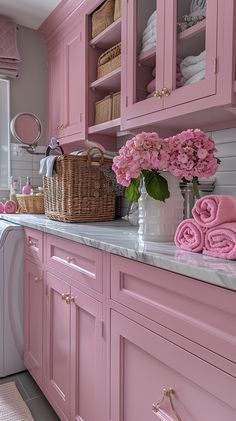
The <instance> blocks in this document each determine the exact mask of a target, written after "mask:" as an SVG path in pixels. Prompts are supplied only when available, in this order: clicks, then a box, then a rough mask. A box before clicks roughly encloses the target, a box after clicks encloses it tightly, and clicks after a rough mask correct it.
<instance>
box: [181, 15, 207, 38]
mask: <svg viewBox="0 0 236 421" xmlns="http://www.w3.org/2000/svg"><path fill="white" fill-rule="evenodd" d="M205 29H206V19H203V20H201V22H198V23H196V24H195V25H193V26H191V28H188V29H185V31H182V32H180V33H179V34H178V41H186V40H188V39H190V38H193V37H194V38H195V37H196V36H197V35H199V34H200V33H201V32H204V31H205Z"/></svg>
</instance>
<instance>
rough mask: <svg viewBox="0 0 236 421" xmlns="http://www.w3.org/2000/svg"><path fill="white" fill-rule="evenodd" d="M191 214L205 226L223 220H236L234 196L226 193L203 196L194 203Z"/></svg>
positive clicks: (220, 222)
mask: <svg viewBox="0 0 236 421" xmlns="http://www.w3.org/2000/svg"><path fill="white" fill-rule="evenodd" d="M192 215H193V217H194V219H195V221H196V222H197V223H198V224H199V225H202V226H205V227H207V228H212V227H215V226H216V225H220V224H223V223H224V222H236V197H235V196H226V195H210V196H203V197H201V199H199V200H197V202H196V203H195V205H194V207H193V210H192Z"/></svg>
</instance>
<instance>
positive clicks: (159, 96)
mask: <svg viewBox="0 0 236 421" xmlns="http://www.w3.org/2000/svg"><path fill="white" fill-rule="evenodd" d="M162 95H163V93H162V90H161V91H156V92H155V93H154V96H155V97H156V98H158V99H161V98H162Z"/></svg>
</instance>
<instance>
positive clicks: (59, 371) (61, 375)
mask: <svg viewBox="0 0 236 421" xmlns="http://www.w3.org/2000/svg"><path fill="white" fill-rule="evenodd" d="M46 291H47V292H46V294H47V304H46V332H45V333H44V334H46V390H47V393H48V395H49V396H50V397H51V399H52V400H53V402H54V404H55V405H56V407H57V409H58V410H59V411H60V413H61V414H60V415H61V416H62V418H63V419H69V414H70V305H69V302H68V300H67V297H68V296H67V294H69V293H70V285H69V284H68V283H66V282H65V281H64V280H62V279H60V278H59V277H57V276H55V275H52V274H51V273H49V272H48V273H47V288H46Z"/></svg>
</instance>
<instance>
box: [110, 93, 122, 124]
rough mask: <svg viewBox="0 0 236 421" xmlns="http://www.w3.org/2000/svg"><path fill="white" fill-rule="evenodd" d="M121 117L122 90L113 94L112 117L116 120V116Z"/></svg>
mask: <svg viewBox="0 0 236 421" xmlns="http://www.w3.org/2000/svg"><path fill="white" fill-rule="evenodd" d="M119 117H120V92H116V93H115V94H113V95H112V115H111V118H112V120H114V119H115V118H119Z"/></svg>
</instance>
